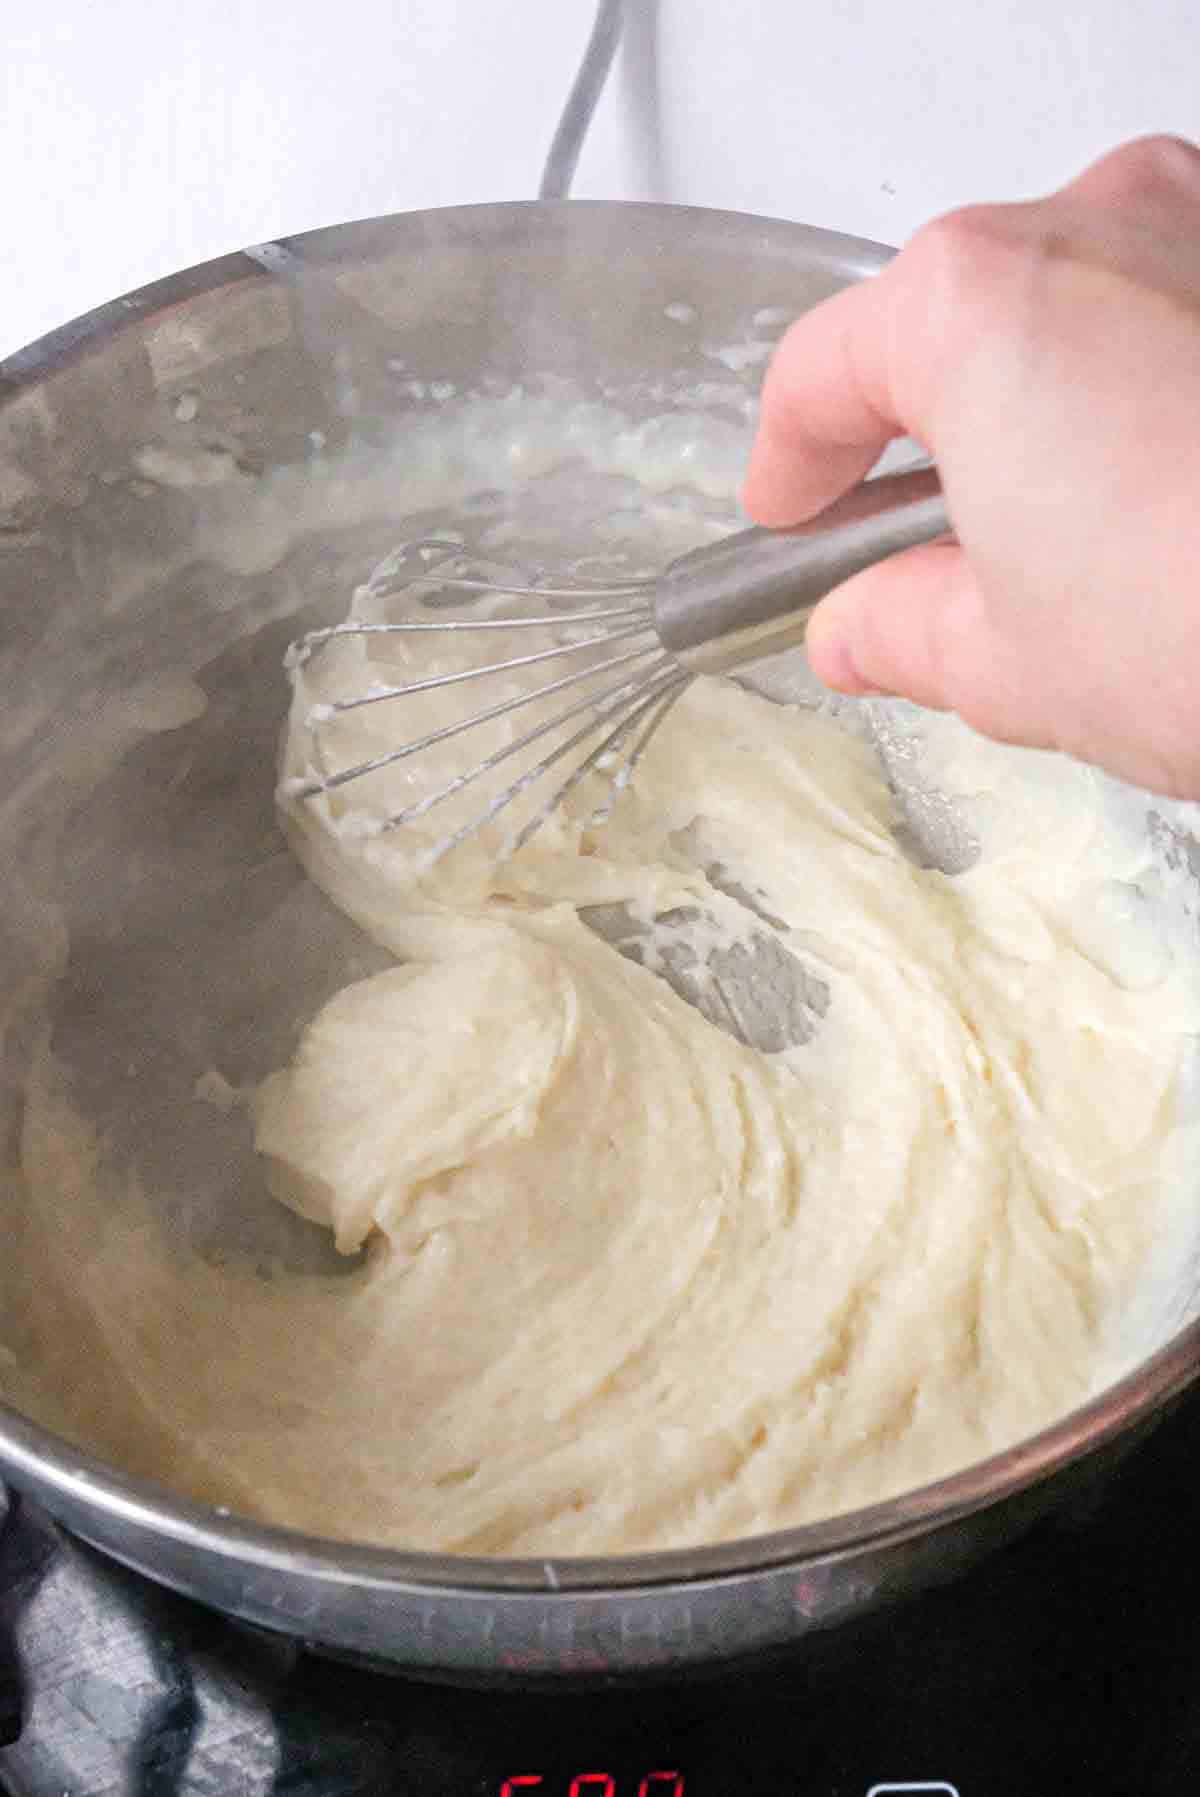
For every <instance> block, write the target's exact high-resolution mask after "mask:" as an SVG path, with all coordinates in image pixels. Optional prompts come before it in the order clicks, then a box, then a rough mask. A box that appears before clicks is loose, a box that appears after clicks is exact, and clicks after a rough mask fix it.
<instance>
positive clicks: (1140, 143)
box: [1076, 132, 1200, 204]
mask: <svg viewBox="0 0 1200 1797" xmlns="http://www.w3.org/2000/svg"><path fill="white" fill-rule="evenodd" d="M1076 185H1077V186H1078V187H1079V188H1080V189H1082V190H1084V191H1086V192H1088V193H1089V194H1090V195H1091V196H1092V197H1093V198H1097V199H1104V200H1107V201H1108V202H1109V203H1112V204H1120V203H1123V202H1131V201H1137V200H1141V199H1144V198H1146V197H1147V196H1149V195H1152V194H1160V193H1172V192H1178V191H1179V190H1181V189H1183V190H1186V191H1189V192H1193V193H1194V192H1196V191H1197V190H1200V149H1198V148H1197V147H1196V145H1195V144H1193V143H1189V142H1188V140H1187V139H1186V138H1184V137H1175V136H1172V135H1171V134H1170V133H1168V132H1158V133H1155V134H1153V135H1150V136H1146V137H1138V138H1135V139H1134V140H1133V141H1132V142H1131V143H1127V144H1122V145H1121V147H1120V149H1117V150H1113V151H1111V152H1110V153H1109V154H1108V155H1107V156H1102V157H1101V158H1100V160H1099V161H1098V162H1094V163H1093V164H1092V166H1091V167H1090V168H1089V169H1086V170H1085V171H1084V173H1083V174H1082V175H1081V176H1080V178H1079V181H1078V182H1077V183H1076Z"/></svg>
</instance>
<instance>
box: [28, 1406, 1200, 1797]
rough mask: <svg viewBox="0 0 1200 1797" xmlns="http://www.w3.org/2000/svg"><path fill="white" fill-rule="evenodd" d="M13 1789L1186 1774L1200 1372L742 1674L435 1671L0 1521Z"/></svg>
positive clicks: (1065, 1783)
mask: <svg viewBox="0 0 1200 1797" xmlns="http://www.w3.org/2000/svg"><path fill="white" fill-rule="evenodd" d="M0 1742H3V1743H4V1745H3V1746H0V1785H2V1786H3V1788H4V1790H5V1791H7V1792H9V1793H11V1797H67V1794H69V1797H175V1794H176V1793H187V1794H188V1797H267V1793H278V1794H284V1793H286V1794H287V1797H351V1794H352V1793H353V1794H355V1797H358V1794H364V1797H366V1794H370V1797H376V1794H378V1797H384V1794H389V1797H390V1794H392V1793H394V1794H395V1797H408V1794H410V1793H411V1794H412V1797H901V1794H902V1793H903V1794H904V1797H1057V1794H1058V1793H1066V1794H1068V1797H1070V1794H1074V1793H1079V1794H1080V1797H1184V1794H1188V1793H1193V1792H1195V1793H1200V1395H1198V1396H1193V1397H1191V1398H1189V1399H1188V1400H1187V1401H1186V1402H1185V1403H1184V1404H1183V1405H1182V1406H1181V1407H1180V1408H1179V1409H1178V1410H1177V1411H1176V1413H1175V1414H1174V1415H1173V1416H1172V1417H1171V1418H1169V1419H1168V1420H1167V1421H1166V1422H1164V1423H1163V1424H1162V1425H1161V1427H1160V1428H1159V1429H1158V1430H1157V1431H1156V1432H1155V1434H1154V1435H1153V1436H1152V1437H1151V1438H1150V1439H1149V1440H1148V1441H1147V1442H1146V1443H1145V1444H1144V1445H1143V1446H1142V1447H1141V1448H1139V1449H1138V1450H1137V1452H1136V1453H1134V1454H1133V1455H1131V1456H1130V1457H1129V1458H1128V1459H1127V1460H1126V1461H1125V1462H1124V1463H1123V1464H1122V1465H1121V1466H1120V1468H1119V1469H1118V1470H1117V1471H1116V1472H1115V1473H1111V1474H1110V1475H1108V1477H1107V1480H1106V1483H1105V1484H1104V1486H1103V1487H1102V1488H1097V1489H1096V1490H1094V1491H1092V1492H1091V1493H1090V1494H1089V1496H1088V1497H1087V1499H1086V1500H1085V1501H1084V1502H1083V1503H1077V1504H1076V1506H1075V1508H1074V1509H1072V1510H1069V1511H1067V1512H1065V1513H1061V1514H1059V1515H1058V1516H1056V1517H1055V1518H1053V1519H1051V1520H1048V1521H1046V1522H1043V1523H1042V1524H1041V1525H1039V1526H1038V1528H1037V1529H1036V1530H1034V1532H1033V1533H1031V1534H1029V1535H1028V1536H1026V1537H1025V1538H1024V1539H1023V1540H1022V1541H1020V1542H1018V1543H1017V1544H1015V1545H1014V1546H1012V1547H1011V1548H1009V1549H1007V1550H1005V1551H1004V1552H1002V1553H1000V1554H998V1555H996V1556H994V1557H993V1558H992V1559H991V1560H990V1561H988V1562H987V1563H986V1564H985V1565H984V1566H982V1567H981V1568H980V1569H979V1570H977V1571H976V1572H975V1573H973V1574H970V1575H968V1576H966V1577H965V1578H962V1579H960V1580H959V1581H958V1582H957V1584H953V1585H950V1586H948V1587H947V1588H946V1589H944V1590H943V1591H940V1592H935V1593H933V1594H930V1595H927V1596H924V1597H921V1598H918V1599H916V1600H914V1601H912V1602H911V1603H909V1604H908V1605H907V1606H905V1607H902V1608H899V1609H897V1610H895V1611H893V1612H891V1613H890V1614H887V1615H884V1616H882V1617H876V1618H873V1619H871V1620H870V1621H869V1622H868V1623H867V1624H865V1625H862V1626H860V1627H858V1628H857V1629H856V1630H855V1631H853V1632H852V1633H846V1634H839V1633H836V1632H835V1633H832V1634H830V1635H829V1636H828V1637H825V1638H824V1639H822V1640H821V1641H820V1642H818V1644H817V1645H816V1646H815V1647H814V1646H806V1647H804V1648H800V1649H796V1650H794V1651H793V1652H791V1653H790V1654H789V1655H788V1656H787V1657H786V1658H783V1659H778V1660H775V1661H773V1662H770V1663H763V1664H761V1665H758V1666H752V1667H750V1668H748V1669H743V1670H742V1671H741V1672H740V1673H739V1674H738V1675H737V1676H736V1677H734V1676H723V1677H721V1678H719V1679H710V1680H696V1679H693V1680H691V1681H688V1682H680V1683H677V1684H674V1685H671V1684H664V1685H658V1686H654V1687H650V1688H644V1689H621V1690H607V1691H606V1690H595V1689H589V1690H587V1691H585V1692H580V1693H572V1692H568V1691H564V1692H561V1693H553V1694H545V1693H542V1694H532V1693H531V1694H520V1693H512V1692H504V1693H488V1692H479V1691H460V1690H451V1689H446V1688H442V1687H438V1686H433V1685H426V1684H420V1683H416V1682H413V1681H411V1680H406V1679H403V1678H398V1677H395V1676H392V1675H388V1674H384V1673H377V1672H371V1671H363V1670H360V1669H358V1668H356V1667H350V1666H346V1665H343V1664H339V1663H337V1662H335V1661H332V1660H328V1659H325V1658H322V1657H321V1656H319V1655H317V1654H315V1653H311V1652H308V1651H305V1650H304V1649H302V1648H300V1647H298V1646H297V1645H296V1644H294V1643H293V1642H291V1641H288V1640H284V1639H280V1638H278V1637H275V1636H272V1635H269V1634H266V1633H264V1632H263V1631H261V1630H258V1629H252V1628H248V1627H245V1626H243V1625H241V1624H238V1623H235V1622H231V1621H229V1620H228V1619H227V1618H225V1617H221V1616H217V1615H214V1614H212V1613H211V1612H209V1611H206V1610H204V1609H202V1608H201V1607H200V1606H198V1605H196V1604H193V1603H190V1602H188V1601H186V1600H185V1599H183V1598H179V1597H175V1596H173V1595H172V1594H170V1593H167V1592H163V1591H160V1590H159V1589H158V1588H157V1587H155V1586H153V1585H150V1584H148V1583H147V1582H146V1581H145V1580H144V1579H141V1578H139V1577H138V1576H137V1575H135V1574H132V1573H127V1572H124V1571H122V1570H121V1569H119V1568H116V1567H113V1566H111V1565H110V1564H108V1563H107V1562H106V1561H104V1560H103V1559H101V1558H100V1557H99V1556H98V1555H96V1554H94V1553H93V1552H91V1551H90V1550H89V1549H86V1548H84V1547H81V1546H80V1545H78V1544H77V1543H75V1542H74V1541H71V1540H70V1539H68V1538H65V1537H64V1536H63V1535H61V1533H60V1532H59V1531H58V1530H57V1529H56V1528H55V1527H54V1525H53V1524H52V1523H50V1522H49V1520H48V1519H47V1518H46V1517H45V1516H44V1515H42V1514H41V1512H39V1511H38V1510H37V1509H36V1508H34V1507H33V1506H31V1505H29V1504H28V1503H25V1502H22V1501H18V1500H14V1501H13V1502H12V1503H11V1505H10V1508H9V1512H8V1515H7V1518H6V1519H5V1521H4V1523H3V1525H2V1527H0Z"/></svg>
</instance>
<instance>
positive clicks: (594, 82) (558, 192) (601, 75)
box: [538, 0, 626, 200]
mask: <svg viewBox="0 0 1200 1797" xmlns="http://www.w3.org/2000/svg"><path fill="white" fill-rule="evenodd" d="M625 4H626V0H600V4H599V5H598V6H597V8H596V19H595V23H594V24H593V26H592V35H591V37H590V38H589V39H588V45H587V49H586V50H585V51H584V53H583V61H582V62H581V63H580V65H579V69H578V72H577V73H576V76H575V80H574V82H573V84H572V87H571V91H570V93H569V94H568V95H567V103H566V105H565V106H564V107H563V112H562V117H561V118H560V119H559V121H558V126H557V129H556V130H555V133H554V138H553V141H552V142H551V145H550V153H549V155H548V156H547V157H546V166H545V168H544V169H543V170H542V179H541V184H540V186H539V187H538V198H539V199H540V200H565V199H566V197H567V195H568V194H569V193H570V191H571V182H572V181H573V180H574V179H575V169H576V166H577V164H578V162H579V153H580V151H581V150H582V149H583V140H584V138H585V137H586V136H587V128H588V126H589V125H590V124H591V122H592V114H593V113H594V112H595V110H596V102H597V101H598V100H599V98H600V95H601V94H602V93H603V91H604V83H605V82H606V81H607V79H608V71H609V70H610V69H611V68H612V63H613V57H614V56H615V55H616V53H617V45H618V43H619V42H620V41H621V27H622V25H623V24H624V22H625Z"/></svg>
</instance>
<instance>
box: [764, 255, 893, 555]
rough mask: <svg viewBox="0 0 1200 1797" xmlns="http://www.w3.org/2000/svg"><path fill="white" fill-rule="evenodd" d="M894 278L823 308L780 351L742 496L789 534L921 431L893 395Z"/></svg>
mask: <svg viewBox="0 0 1200 1797" xmlns="http://www.w3.org/2000/svg"><path fill="white" fill-rule="evenodd" d="M894 266H895V265H894V264H893V265H892V267H894ZM890 275H891V269H890V268H889V269H885V270H884V272H883V273H882V274H879V275H874V276H872V277H870V278H868V279H867V280H865V281H860V282H858V283H857V284H856V285H855V286H853V287H848V288H845V289H844V290H843V291H842V292H841V293H836V294H834V295H833V297H832V298H831V299H827V300H824V301H822V303H821V304H820V305H818V306H814V308H813V309H812V311H811V312H806V313H805V314H804V316H803V317H802V318H800V319H798V320H797V322H796V323H795V324H794V325H792V327H791V329H790V330H789V331H788V332H787V334H786V336H785V337H784V338H783V340H782V341H781V343H780V345H779V347H778V349H777V350H776V352H775V355H774V358H773V359H772V362H771V366H770V368H769V369H768V371H767V378H766V381H765V382H764V385H763V393H762V409H761V412H760V416H759V426H758V434H757V436H756V438H755V441H754V447H753V450H752V451H751V455H750V467H749V471H748V474H747V477H746V483H745V486H744V488H743V491H742V501H743V504H744V505H745V507H746V509H747V511H748V512H749V513H750V515H751V517H752V518H754V519H755V520H756V521H757V522H758V523H759V524H766V525H769V526H772V527H773V528H775V529H782V528H785V527H786V526H788V525H791V524H799V523H800V522H801V521H802V520H804V519H805V518H811V517H812V516H813V515H814V513H816V512H819V511H820V510H822V508H823V507H824V506H826V505H828V504H830V502H831V501H832V500H834V499H836V498H837V496H838V494H839V493H843V492H845V490H846V488H847V487H850V486H853V485H854V483H855V482H856V481H859V480H861V479H862V477H863V476H864V475H865V474H866V473H867V471H868V470H869V469H870V468H871V466H872V465H873V463H874V462H875V461H877V459H878V458H879V456H880V455H881V454H882V452H883V450H884V449H885V448H886V447H887V445H888V444H889V443H890V442H891V440H892V439H893V438H894V437H897V436H902V435H903V434H904V432H905V431H906V430H907V429H909V428H911V426H910V423H909V422H908V421H906V420H905V419H903V418H902V417H901V415H900V408H899V406H898V404H897V402H896V398H895V396H894V394H893V392H892V380H891V367H890V364H891V356H890V349H891V343H892V340H893V333H894V303H893V302H894V297H895V296H894V282H893V281H892V280H891V279H890V278H889V277H890Z"/></svg>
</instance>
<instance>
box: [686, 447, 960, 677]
mask: <svg viewBox="0 0 1200 1797" xmlns="http://www.w3.org/2000/svg"><path fill="white" fill-rule="evenodd" d="M950 528H951V526H950V520H949V518H948V517H947V514H946V502H945V499H944V498H943V496H942V487H941V482H940V481H939V479H938V475H937V470H936V469H935V468H929V467H926V468H917V469H911V470H908V471H906V472H904V473H901V474H881V475H877V476H876V478H875V479H874V480H867V481H863V482H862V484H861V485H860V486H857V487H855V488H853V489H852V490H851V491H850V492H849V493H844V494H843V495H842V497H841V498H840V499H837V500H835V501H834V503H833V504H832V505H831V506H829V507H828V508H827V509H826V510H825V511H823V512H821V513H820V514H819V515H818V516H817V517H816V518H813V519H812V520H811V521H810V522H809V523H807V524H802V525H800V526H799V527H798V528H797V529H795V530H789V531H775V530H759V529H754V530H743V531H738V532H737V533H736V534H735V535H734V536H731V537H724V538H723V539H722V540H721V541H720V542H719V543H710V544H706V545H705V547H704V548H702V549H694V550H692V551H691V552H690V553H689V554H687V555H681V556H680V557H679V559H678V560H677V561H674V562H672V563H671V565H670V567H669V568H667V570H666V572H665V573H664V574H663V575H661V576H660V578H659V581H658V583H657V586H656V589H655V595H654V602H653V603H654V622H655V627H656V629H657V631H658V634H659V638H660V639H661V641H662V645H663V647H664V648H665V649H667V650H669V651H670V653H671V654H672V655H673V656H674V657H675V659H676V661H678V662H679V664H680V665H681V667H684V668H686V669H687V670H688V672H689V673H691V674H724V673H728V672H729V671H730V670H731V669H733V668H738V667H744V666H745V665H746V664H747V663H748V662H752V661H759V660H761V659H762V658H763V657H764V656H767V655H778V654H779V653H780V652H781V651H783V650H785V649H795V648H799V647H800V646H801V645H802V644H803V642H804V634H805V631H806V630H807V628H808V620H809V618H810V617H811V616H812V613H813V610H814V608H815V607H816V605H817V603H818V601H819V600H821V599H823V598H824V597H825V595H826V593H830V592H832V591H833V589H834V587H837V586H840V585H841V584H842V582H843V581H844V580H849V579H850V577H851V575H853V574H858V573H860V572H861V571H862V569H864V568H869V567H871V566H872V565H873V564H874V563H875V562H879V561H883V560H884V558H885V557H886V556H889V555H897V554H898V553H899V552H900V551H901V550H903V549H913V548H915V547H916V546H917V545H918V544H919V543H928V542H931V541H932V540H933V539H934V538H935V537H941V536H945V535H946V534H947V532H948V531H949V530H950Z"/></svg>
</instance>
